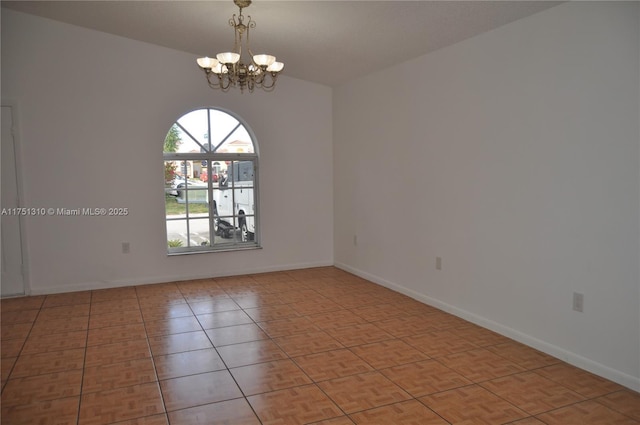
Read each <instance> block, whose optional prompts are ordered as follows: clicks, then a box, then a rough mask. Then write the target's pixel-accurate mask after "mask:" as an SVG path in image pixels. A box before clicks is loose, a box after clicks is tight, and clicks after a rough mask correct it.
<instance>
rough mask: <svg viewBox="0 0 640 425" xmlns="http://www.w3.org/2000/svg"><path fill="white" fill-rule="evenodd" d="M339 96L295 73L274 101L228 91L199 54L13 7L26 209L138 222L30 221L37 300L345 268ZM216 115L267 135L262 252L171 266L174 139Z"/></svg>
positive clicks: (11, 52) (11, 81) (7, 40)
mask: <svg viewBox="0 0 640 425" xmlns="http://www.w3.org/2000/svg"><path fill="white" fill-rule="evenodd" d="M331 96H332V93H331V89H330V88H328V87H325V86H321V85H316V84H311V83H307V82H303V81H300V80H296V79H292V78H287V77H286V76H283V77H282V78H281V80H280V81H279V83H278V87H277V88H276V90H275V91H274V92H273V93H268V94H265V93H260V92H256V93H253V94H247V93H245V94H244V95H240V94H238V93H231V92H230V93H220V92H217V91H213V90H210V89H209V88H208V87H207V85H206V81H205V78H204V75H202V72H201V71H200V70H199V68H198V67H197V66H196V64H195V57H194V56H193V55H190V54H185V53H181V52H177V51H174V50H169V49H165V48H161V47H157V46H153V45H149V44H145V43H141V42H137V41H132V40H128V39H125V38H120V37H115V36H112V35H108V34H104V33H100V32H95V31H90V30H86V29H83V28H79V27H75V26H70V25H66V24H62V23H58V22H55V21H50V20H46V19H42V18H38V17H34V16H30V15H26V14H21V13H16V12H13V11H10V10H6V9H2V99H3V101H6V100H10V101H14V102H16V105H17V113H18V118H19V122H20V128H19V132H20V139H21V142H22V157H23V164H22V165H23V170H22V173H23V176H24V192H25V193H24V195H25V205H26V206H29V207H53V208H57V207H66V208H79V207H92V208H93V207H126V208H129V211H130V214H129V215H128V216H127V217H112V218H104V217H102V218H91V217H28V218H27V223H26V224H27V242H28V261H29V278H30V286H31V290H32V293H51V292H58V291H70V290H75V289H86V288H98V287H110V286H117V285H125V284H132V283H146V282H159V281H169V280H179V279H189V278H194V277H205V276H220V275H229V274H239V273H249V272H257V271H268V270H280V269H287V268H295V267H308V266H317V265H327V264H332V263H333V244H332V237H331V234H330V233H327V231H326V229H327V228H332V227H333V204H332V202H333V201H332V190H333V189H332V164H331V161H332V126H331V122H332V116H331V108H332V98H331ZM205 106H215V107H222V108H225V109H228V110H231V111H233V112H235V113H237V114H239V115H240V116H241V117H242V118H243V119H244V120H245V121H246V122H247V123H248V125H249V126H250V127H251V128H252V129H253V131H254V133H255V135H256V137H257V141H258V144H259V148H260V153H261V158H260V161H261V162H260V172H261V174H260V188H261V193H260V195H261V196H260V200H261V212H262V217H261V224H262V242H263V249H261V250H253V251H244V252H231V253H215V254H198V255H186V256H174V257H167V254H166V236H165V230H164V229H165V227H164V226H165V222H164V193H163V186H162V181H163V178H164V170H163V164H162V145H163V140H164V137H165V135H166V133H167V131H168V129H169V128H170V126H171V125H172V123H173V122H174V121H175V120H176V119H177V118H179V117H180V116H181V115H183V114H184V113H186V112H188V111H190V110H193V109H196V108H200V107H205ZM309 223H313V225H309ZM123 241H128V242H130V244H131V253H130V254H128V255H125V254H122V253H121V243H122V242H123Z"/></svg>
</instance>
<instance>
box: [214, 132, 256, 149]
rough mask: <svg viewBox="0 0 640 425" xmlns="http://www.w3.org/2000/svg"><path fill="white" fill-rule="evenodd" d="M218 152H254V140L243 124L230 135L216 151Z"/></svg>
mask: <svg viewBox="0 0 640 425" xmlns="http://www.w3.org/2000/svg"><path fill="white" fill-rule="evenodd" d="M216 152H217V153H254V149H253V142H252V141H251V137H250V136H249V133H248V132H247V129H246V128H244V127H243V126H240V127H238V128H237V129H236V130H235V131H234V132H233V133H231V134H230V135H229V137H228V138H227V140H225V141H224V143H222V144H221V145H220V146H219V147H218V150H217V151H216Z"/></svg>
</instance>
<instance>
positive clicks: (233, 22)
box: [197, 0, 284, 92]
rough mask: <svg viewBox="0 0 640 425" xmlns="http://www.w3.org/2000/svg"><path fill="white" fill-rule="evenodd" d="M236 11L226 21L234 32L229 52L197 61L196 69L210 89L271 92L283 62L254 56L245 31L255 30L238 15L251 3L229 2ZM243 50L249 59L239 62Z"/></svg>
mask: <svg viewBox="0 0 640 425" xmlns="http://www.w3.org/2000/svg"><path fill="white" fill-rule="evenodd" d="M233 2H234V3H235V4H236V6H238V8H239V9H240V14H239V15H237V16H236V14H235V13H234V14H233V17H232V18H231V19H229V25H230V26H232V27H233V29H234V32H235V40H234V44H233V51H231V52H224V53H218V54H217V55H216V57H215V58H210V57H204V58H198V60H197V62H198V65H199V66H200V68H202V69H203V70H204V73H205V75H206V76H207V82H208V83H209V87H211V88H212V89H221V90H222V91H228V90H229V88H230V87H240V92H244V89H245V88H246V89H248V90H249V91H250V92H252V91H253V89H254V88H255V87H260V88H262V89H264V90H266V91H271V90H273V88H274V87H275V85H276V79H277V78H278V73H279V72H280V71H282V69H283V68H284V63H282V62H276V57H275V56H271V55H266V54H259V55H254V54H253V52H252V51H251V48H250V47H249V30H250V29H251V28H255V27H256V23H255V21H253V20H251V16H247V22H246V23H245V17H244V16H243V15H242V9H243V8H245V7H248V6H249V5H250V4H251V0H233ZM243 44H244V46H245V47H244V51H245V52H248V53H249V55H250V60H249V61H247V62H246V63H245V62H244V61H243V58H242V54H243Z"/></svg>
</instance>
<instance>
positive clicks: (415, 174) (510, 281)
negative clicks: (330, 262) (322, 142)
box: [333, 2, 640, 389]
mask: <svg viewBox="0 0 640 425" xmlns="http://www.w3.org/2000/svg"><path fill="white" fill-rule="evenodd" d="M638 10H639V8H638V3H610V2H604V3H599V2H598V3H592V2H573V3H567V4H563V5H560V6H557V7H554V8H551V9H549V10H547V11H544V12H541V13H539V14H536V15H533V16H531V17H528V18H526V19H523V20H520V21H517V22H514V23H512V24H509V25H506V26H503V27H501V28H498V29H496V30H493V31H491V32H488V33H485V34H482V35H480V36H477V37H475V38H472V39H469V40H466V41H464V42H461V43H458V44H457V45H454V46H451V47H449V48H445V49H442V50H439V51H437V52H434V53H432V54H429V55H426V56H423V57H420V58H417V59H415V60H412V61H410V62H406V63H403V64H400V65H398V66H395V67H392V68H390V69H385V70H383V71H380V72H377V73H374V74H372V75H369V76H367V77H364V78H362V79H359V80H357V81H354V82H351V83H349V84H346V85H344V86H342V87H340V88H338V89H337V90H335V91H334V110H333V125H334V202H335V204H334V205H335V207H334V211H335V215H334V222H335V232H334V233H335V235H334V239H335V261H336V264H337V265H338V266H340V267H343V268H346V269H348V270H351V271H353V272H356V273H358V274H360V275H362V276H365V277H367V278H370V279H372V280H374V281H376V282H378V283H381V284H383V285H386V286H389V287H393V288H395V289H398V290H400V291H402V292H404V293H407V294H410V295H412V296H414V297H416V298H418V299H421V300H424V301H427V302H429V303H432V304H435V305H437V306H440V307H442V308H444V309H447V310H449V311H452V312H455V313H456V314H458V315H461V316H463V317H465V318H468V319H471V320H472V321H475V322H477V323H480V324H482V325H485V326H488V327H489V328H492V329H495V330H498V331H500V332H502V333H504V334H507V335H509V336H512V337H514V338H516V339H518V340H520V341H523V342H526V343H528V344H530V345H533V346H534V347H537V348H539V349H541V350H543V351H546V352H548V353H551V354H553V355H556V356H559V357H561V358H563V359H565V360H569V361H570V362H572V363H574V364H576V365H579V366H581V367H583V368H586V369H588V370H591V371H594V372H596V373H599V374H600V375H603V376H606V377H608V378H610V379H613V380H615V381H617V382H620V383H622V384H624V385H627V386H629V387H632V388H635V389H640V307H639V303H640V271H639V262H640V247H639V243H640V229H639V227H640V226H639V221H640V211H639V208H640V199H639V194H640V174H639V171H640V166H639V158H640V151H639V144H640V141H639V140H640V131H639V127H638V122H639V118H640V111H639V105H638V103H639V99H640V92H639V81H640V80H639V78H640V72H639V51H640V46H639V40H640V34H639V12H638ZM354 235H357V244H355V243H354ZM436 257H441V258H442V270H441V271H438V270H436V268H435V258H436ZM573 292H579V293H583V294H584V312H583V313H578V312H575V311H572V294H573Z"/></svg>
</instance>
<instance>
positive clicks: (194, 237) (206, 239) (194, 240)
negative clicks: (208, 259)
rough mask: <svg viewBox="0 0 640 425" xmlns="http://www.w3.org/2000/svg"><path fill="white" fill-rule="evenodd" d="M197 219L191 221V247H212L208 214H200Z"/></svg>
mask: <svg viewBox="0 0 640 425" xmlns="http://www.w3.org/2000/svg"><path fill="white" fill-rule="evenodd" d="M197 216H198V217H197V218H193V219H190V220H189V241H190V245H191V246H209V245H211V243H210V242H211V236H210V233H209V216H208V214H204V215H203V214H198V215H197Z"/></svg>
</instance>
